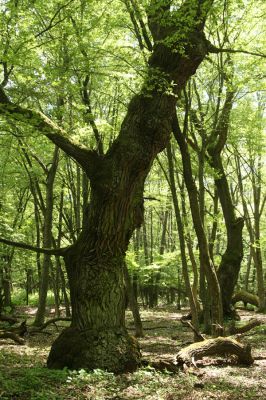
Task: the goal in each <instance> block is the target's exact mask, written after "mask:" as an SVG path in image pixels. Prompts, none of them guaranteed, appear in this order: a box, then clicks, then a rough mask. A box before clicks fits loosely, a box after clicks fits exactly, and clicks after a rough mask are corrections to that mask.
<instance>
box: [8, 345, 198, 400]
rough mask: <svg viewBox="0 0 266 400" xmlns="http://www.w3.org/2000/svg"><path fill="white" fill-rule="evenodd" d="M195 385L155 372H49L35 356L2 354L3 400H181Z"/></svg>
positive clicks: (184, 378)
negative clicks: (117, 373)
mask: <svg viewBox="0 0 266 400" xmlns="http://www.w3.org/2000/svg"><path fill="white" fill-rule="evenodd" d="M10 350H11V349H10ZM194 381H195V378H194V377H193V376H190V375H185V374H183V373H180V374H178V375H172V374H170V373H168V372H167V371H165V372H157V371H155V370H154V369H153V368H142V369H139V370H138V371H136V372H135V373H133V374H123V375H118V376H117V375H114V374H112V373H108V372H105V371H102V370H94V371H92V372H86V371H85V370H79V371H68V370H67V369H65V370H62V371H57V370H49V369H47V368H46V367H44V366H43V365H41V362H40V360H38V356H37V359H35V362H33V357H32V354H30V355H25V354H16V352H15V351H7V350H5V351H2V352H1V353H0V399H1V400H11V399H12V400H63V399H73V400H74V399H90V400H109V399H110V400H111V399H113V400H120V399H128V400H130V399H131V400H133V399H157V400H159V399H167V398H168V399H181V398H182V395H185V394H186V393H187V391H188V389H190V390H192V388H193V384H194ZM173 396H175V397H173ZM176 396H177V397H176ZM180 396H181V397H180Z"/></svg>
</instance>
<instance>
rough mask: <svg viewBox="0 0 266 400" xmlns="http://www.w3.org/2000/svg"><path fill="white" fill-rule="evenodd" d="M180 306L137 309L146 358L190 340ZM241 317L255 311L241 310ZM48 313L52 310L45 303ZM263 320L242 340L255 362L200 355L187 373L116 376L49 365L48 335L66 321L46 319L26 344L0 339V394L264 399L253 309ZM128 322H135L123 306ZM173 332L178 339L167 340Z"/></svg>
mask: <svg viewBox="0 0 266 400" xmlns="http://www.w3.org/2000/svg"><path fill="white" fill-rule="evenodd" d="M35 311H36V309H35V308H32V307H27V308H26V307H23V308H22V307H21V308H19V309H18V314H19V315H20V316H24V318H27V321H28V323H30V322H31V321H32V318H33V316H34V313H35ZM184 313H185V312H177V311H176V310H175V309H174V308H173V307H171V308H167V309H160V308H158V309H156V310H154V311H151V310H149V311H147V310H143V311H142V312H141V316H142V320H143V325H144V332H145V337H144V338H142V339H140V344H141V349H142V354H143V357H144V358H145V359H148V360H150V361H156V360H159V359H160V360H162V359H163V360H169V361H172V360H173V359H174V357H175V354H176V353H177V351H178V350H179V349H180V347H182V346H184V345H186V344H188V343H189V342H192V341H193V337H192V333H191V332H190V331H189V330H188V329H187V328H186V327H184V326H183V325H182V324H181V323H180V322H179V319H180V317H181V316H182V315H183V314H184ZM239 313H240V315H241V321H242V322H243V321H245V320H248V319H250V318H252V317H253V316H254V313H252V312H247V311H243V310H241V311H240V312H239ZM49 316H50V317H52V316H53V310H52V309H50V315H49ZM256 317H257V318H259V319H261V320H263V322H264V323H263V325H261V326H259V327H256V328H255V329H253V330H252V331H250V332H249V333H248V334H247V335H246V336H245V338H244V339H243V341H246V342H248V343H250V344H251V346H252V353H253V356H254V357H255V362H254V364H253V365H252V366H251V367H248V368H247V367H241V366H239V365H235V364H234V363H233V360H232V359H231V360H222V359H221V358H217V359H216V360H213V359H209V358H205V359H204V362H203V364H202V366H201V367H200V368H198V369H197V370H196V371H192V373H184V372H182V371H181V370H180V372H178V373H176V374H171V373H169V372H166V371H165V372H158V371H155V370H154V369H152V368H149V367H147V368H141V369H139V370H138V371H136V372H135V373H132V374H123V375H120V376H115V375H113V374H111V373H107V372H104V371H101V370H95V371H93V372H90V373H87V372H86V371H84V370H81V371H76V372H75V371H74V372H70V371H67V370H64V371H52V370H48V369H47V368H46V367H45V365H46V358H47V355H48V352H49V348H50V345H51V343H52V342H53V340H54V339H55V338H56V337H57V335H58V334H59V332H60V331H61V330H62V328H63V327H64V326H67V325H68V323H67V322H58V324H57V327H58V329H56V327H55V326H53V325H50V326H49V328H47V330H46V333H42V334H38V335H35V336H30V337H29V338H28V339H27V344H26V345H25V346H19V345H14V344H12V342H11V341H6V340H5V341H4V340H0V399H1V400H63V399H64V400H65V399H66V400H70V399H73V400H75V399H78V400H79V399H80V400H83V399H87V400H89V399H90V400H111V399H113V400H122V399H124V400H138V399H143V400H179V399H180V400H181V399H184V400H204V399H219V400H220V399H221V400H225V399H227V400H229V399H230V400H231V399H232V400H238V399H239V400H242V399H266V315H262V314H256ZM127 325H128V329H129V331H130V332H132V334H133V333H134V325H133V321H132V317H131V313H129V312H127ZM172 336H175V337H178V340H172V339H171V338H172Z"/></svg>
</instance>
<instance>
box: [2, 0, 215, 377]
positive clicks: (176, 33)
mask: <svg viewBox="0 0 266 400" xmlns="http://www.w3.org/2000/svg"><path fill="white" fill-rule="evenodd" d="M212 2H213V1H212V0H201V1H194V0H186V1H184V2H183V3H182V5H181V6H180V7H179V8H178V9H177V10H173V11H171V9H170V5H171V1H169V0H165V1H161V0H153V1H151V7H150V8H149V27H150V30H151V34H152V36H153V39H154V42H155V44H154V47H153V52H152V54H151V56H150V59H149V64H148V69H147V78H146V80H145V82H144V85H143V88H142V90H141V92H140V94H138V95H136V96H135V97H134V98H133V99H132V100H131V102H130V103H129V106H128V112H127V114H126V117H125V119H124V121H123V123H122V126H121V130H120V134H119V135H118V138H117V139H116V140H115V141H114V143H113V144H112V145H111V147H110V148H109V150H108V152H107V153H106V154H105V155H103V154H101V153H100V154H99V153H97V152H94V151H91V150H88V149H85V148H81V147H80V146H78V145H77V144H75V143H74V142H73V141H72V140H71V139H69V138H68V136H67V134H65V132H64V131H63V130H62V128H59V127H57V126H56V125H55V124H54V123H53V122H52V121H50V120H49V119H48V118H47V117H46V116H43V115H42V114H40V113H38V112H35V111H33V110H25V109H23V108H22V107H20V106H17V105H15V106H14V104H12V103H11V101H10V100H9V99H8V97H7V96H6V94H5V93H4V91H3V90H2V89H1V88H0V112H2V113H4V114H5V115H8V116H12V117H13V118H14V119H16V118H17V119H18V117H19V120H20V122H21V119H23V121H24V120H25V122H27V123H30V124H31V125H32V126H34V127H35V128H37V129H38V130H41V131H42V133H43V134H44V135H46V136H47V137H48V138H49V139H50V140H52V141H53V142H54V143H55V144H57V145H58V146H59V147H60V148H61V149H63V150H64V151H65V152H66V153H67V154H68V155H70V156H71V157H72V158H74V159H75V160H76V161H77V162H78V163H79V164H80V166H81V167H82V168H83V170H84V171H85V173H86V174H87V176H88V178H89V179H90V182H91V198H90V204H89V206H88V210H87V213H86V214H87V217H86V219H85V221H84V224H83V225H84V226H83V231H82V233H81V234H80V236H79V238H78V240H77V242H76V243H75V244H74V245H73V246H71V248H69V249H67V250H66V251H65V253H64V259H65V263H66V268H67V273H68V277H69V285H70V292H71V304H72V323H71V327H70V328H67V329H66V330H65V331H63V333H62V334H61V335H60V336H59V337H58V339H57V340H56V341H55V342H54V344H53V346H52V349H51V352H50V354H49V358H48V363H47V364H48V367H50V368H63V367H69V368H88V369H93V368H102V369H106V370H109V371H114V372H121V371H125V370H133V369H135V368H136V367H137V365H138V363H139V360H140V352H139V349H138V345H137V343H136V342H135V341H134V340H133V339H132V338H131V337H130V336H129V335H128V334H127V332H126V329H125V304H124V303H125V289H124V280H123V265H124V257H125V252H126V250H127V247H128V243H129V240H130V238H131V235H132V233H133V231H134V229H135V228H137V227H139V226H140V225H141V223H142V221H143V190H144V181H145V178H146V176H147V174H148V173H149V170H150V168H151V165H152V162H153V160H154V158H155V157H156V155H157V154H158V152H160V151H162V150H163V149H164V148H165V147H166V145H167V143H168V141H169V136H170V133H171V130H172V116H173V115H174V112H175V106H176V97H177V96H176V95H177V94H178V93H179V92H180V90H182V89H183V88H184V86H185V84H186V83H187V81H188V79H189V78H190V77H191V76H192V75H193V74H194V73H195V72H196V70H197V68H198V66H199V65H200V63H201V62H202V61H203V59H204V58H205V56H206V54H207V53H208V50H209V42H208V41H207V40H206V38H205V36H204V33H203V28H204V23H205V20H206V16H207V13H208V11H209V9H210V7H211V5H212ZM177 22H178V23H177ZM171 92H172V93H171Z"/></svg>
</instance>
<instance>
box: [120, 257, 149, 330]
mask: <svg viewBox="0 0 266 400" xmlns="http://www.w3.org/2000/svg"><path fill="white" fill-rule="evenodd" d="M124 274H125V284H126V289H127V295H128V297H129V305H130V308H131V311H132V314H133V318H134V324H135V331H136V333H135V335H136V337H143V336H144V333H143V327H142V322H141V318H140V313H139V307H138V302H137V299H136V297H135V294H134V291H133V286H132V284H131V282H130V276H129V273H128V269H127V266H126V265H125V270H124Z"/></svg>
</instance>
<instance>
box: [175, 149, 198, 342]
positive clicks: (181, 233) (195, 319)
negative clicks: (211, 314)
mask: <svg viewBox="0 0 266 400" xmlns="http://www.w3.org/2000/svg"><path fill="white" fill-rule="evenodd" d="M167 158H168V167H169V183H170V189H171V193H172V199H173V204H174V210H175V216H176V223H177V228H178V236H179V246H180V252H181V262H182V271H183V277H184V281H185V286H186V292H187V295H188V298H189V305H190V310H191V315H192V323H193V325H194V327H195V328H196V330H199V319H198V310H197V304H196V300H195V298H194V294H193V291H192V289H191V285H190V280H189V269H188V265H187V255H186V241H185V234H184V225H183V221H182V218H181V212H180V208H179V203H178V198H177V193H176V184H175V174H174V164H173V156H172V151H171V145H170V143H169V144H168V145H167ZM195 339H196V337H195Z"/></svg>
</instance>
